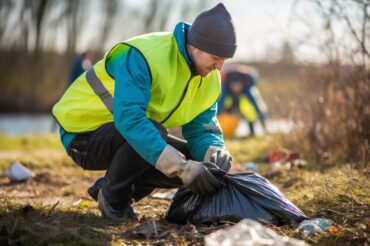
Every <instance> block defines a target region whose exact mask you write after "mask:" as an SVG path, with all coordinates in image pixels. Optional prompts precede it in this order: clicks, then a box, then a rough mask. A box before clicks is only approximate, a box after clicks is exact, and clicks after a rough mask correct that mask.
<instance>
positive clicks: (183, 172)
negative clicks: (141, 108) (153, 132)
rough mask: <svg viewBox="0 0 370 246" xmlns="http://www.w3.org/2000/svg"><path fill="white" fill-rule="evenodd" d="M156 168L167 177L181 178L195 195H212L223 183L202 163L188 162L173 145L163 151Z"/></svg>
mask: <svg viewBox="0 0 370 246" xmlns="http://www.w3.org/2000/svg"><path fill="white" fill-rule="evenodd" d="M207 165H212V164H211V163H207ZM155 167H156V169H158V170H159V171H161V172H162V173H163V174H165V175H166V176H167V177H176V176H177V177H179V178H180V179H181V180H182V182H183V183H184V185H185V186H186V187H188V188H189V189H190V190H191V191H192V192H194V193H198V194H201V195H211V194H213V193H215V192H216V191H217V190H218V189H219V188H220V187H221V183H220V182H219V181H218V180H217V178H216V177H215V176H214V175H213V174H212V173H211V172H210V171H209V170H208V168H207V167H206V166H205V165H203V163H202V162H197V161H192V160H186V159H185V157H184V156H183V155H182V154H181V153H180V152H178V151H177V150H176V149H175V148H173V147H172V146H171V145H167V146H166V148H165V149H164V150H163V152H162V153H161V155H160V156H159V158H158V161H157V163H156V166H155Z"/></svg>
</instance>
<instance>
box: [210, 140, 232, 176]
mask: <svg viewBox="0 0 370 246" xmlns="http://www.w3.org/2000/svg"><path fill="white" fill-rule="evenodd" d="M204 161H209V162H212V163H214V164H216V165H217V166H218V167H219V168H221V169H222V170H224V171H225V172H228V171H229V170H230V168H231V164H232V161H233V158H232V157H231V155H230V153H229V151H228V150H227V149H225V148H222V147H215V146H211V147H209V149H208V150H207V153H206V157H205V158H204Z"/></svg>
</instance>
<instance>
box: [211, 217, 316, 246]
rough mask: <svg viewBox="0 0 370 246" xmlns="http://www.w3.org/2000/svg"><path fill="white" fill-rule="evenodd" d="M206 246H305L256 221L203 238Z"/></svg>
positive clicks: (299, 241) (243, 223)
mask: <svg viewBox="0 0 370 246" xmlns="http://www.w3.org/2000/svg"><path fill="white" fill-rule="evenodd" d="M205 245H206V246H231V245H233V246H234V245H235V246H238V245H243V246H262V245H274V246H307V245H309V244H307V243H306V242H304V241H301V240H298V239H294V238H291V237H287V236H281V235H279V234H277V233H276V232H274V231H273V230H271V229H270V228H268V227H265V226H263V225H262V224H260V223H259V222H257V221H254V220H251V219H244V220H242V221H240V222H239V223H237V224H235V225H234V226H232V227H230V228H227V229H226V230H218V231H216V232H213V233H211V234H209V235H207V236H206V237H205Z"/></svg>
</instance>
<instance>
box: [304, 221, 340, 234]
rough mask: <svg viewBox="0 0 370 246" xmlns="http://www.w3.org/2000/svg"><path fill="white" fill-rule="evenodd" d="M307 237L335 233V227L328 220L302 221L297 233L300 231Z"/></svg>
mask: <svg viewBox="0 0 370 246" xmlns="http://www.w3.org/2000/svg"><path fill="white" fill-rule="evenodd" d="M302 230H303V233H304V234H305V235H307V236H311V235H313V234H315V233H317V232H325V231H327V232H330V233H336V232H337V231H338V229H337V227H336V226H334V222H333V221H332V220H329V219H322V218H315V219H311V220H304V221H302V222H301V223H299V226H298V228H297V231H302Z"/></svg>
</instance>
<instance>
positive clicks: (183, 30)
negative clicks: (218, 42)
mask: <svg viewBox="0 0 370 246" xmlns="http://www.w3.org/2000/svg"><path fill="white" fill-rule="evenodd" d="M190 26H191V25H190V24H188V23H185V22H179V23H178V24H177V25H176V26H175V30H174V31H173V36H174V37H175V40H176V43H177V46H178V48H179V51H180V53H181V55H182V56H183V57H184V59H185V61H186V63H187V64H188V66H189V69H190V71H191V75H192V76H195V75H197V73H196V70H195V67H194V64H193V62H192V61H191V59H190V57H189V54H188V52H187V50H186V36H187V34H188V31H189V29H190Z"/></svg>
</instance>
